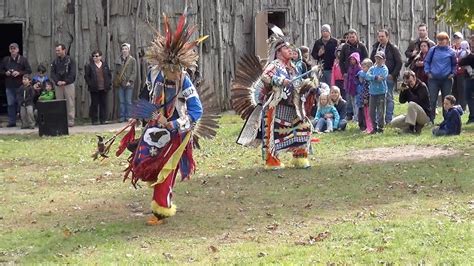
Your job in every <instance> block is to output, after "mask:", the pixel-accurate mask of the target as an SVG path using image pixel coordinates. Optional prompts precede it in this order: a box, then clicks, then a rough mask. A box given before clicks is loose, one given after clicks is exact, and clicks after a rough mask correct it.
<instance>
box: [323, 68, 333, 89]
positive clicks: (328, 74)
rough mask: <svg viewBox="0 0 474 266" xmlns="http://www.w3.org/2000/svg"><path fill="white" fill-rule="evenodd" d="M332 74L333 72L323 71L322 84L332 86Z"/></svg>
mask: <svg viewBox="0 0 474 266" xmlns="http://www.w3.org/2000/svg"><path fill="white" fill-rule="evenodd" d="M331 74H332V70H323V78H322V82H324V83H326V84H328V85H329V86H331Z"/></svg>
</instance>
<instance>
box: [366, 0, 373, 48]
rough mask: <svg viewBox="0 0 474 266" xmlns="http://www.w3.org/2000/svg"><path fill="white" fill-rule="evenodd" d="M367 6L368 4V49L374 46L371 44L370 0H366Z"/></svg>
mask: <svg viewBox="0 0 474 266" xmlns="http://www.w3.org/2000/svg"><path fill="white" fill-rule="evenodd" d="M366 6H367V49H370V47H372V45H371V43H372V42H371V39H372V38H371V36H370V0H367V1H366Z"/></svg>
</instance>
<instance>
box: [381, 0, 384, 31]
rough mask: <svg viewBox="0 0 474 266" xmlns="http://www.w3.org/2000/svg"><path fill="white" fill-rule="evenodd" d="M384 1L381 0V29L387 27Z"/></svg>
mask: <svg viewBox="0 0 474 266" xmlns="http://www.w3.org/2000/svg"><path fill="white" fill-rule="evenodd" d="M383 10H384V3H383V0H381V1H380V21H381V22H382V27H380V28H381V29H385V16H384V15H383Z"/></svg>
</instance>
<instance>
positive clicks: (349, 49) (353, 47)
mask: <svg viewBox="0 0 474 266" xmlns="http://www.w3.org/2000/svg"><path fill="white" fill-rule="evenodd" d="M347 33H348V35H347V42H346V43H345V44H344V45H343V46H342V48H341V58H340V59H339V65H340V66H341V71H342V74H344V75H345V74H346V73H347V68H348V67H349V56H350V55H351V54H352V53H355V52H357V53H359V55H360V61H362V60H364V59H366V58H368V57H369V52H367V47H365V45H364V44H363V43H361V42H360V41H359V36H358V35H357V31H356V30H355V29H350V30H349V31H348V32H347Z"/></svg>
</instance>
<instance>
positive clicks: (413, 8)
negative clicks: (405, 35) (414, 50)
mask: <svg viewBox="0 0 474 266" xmlns="http://www.w3.org/2000/svg"><path fill="white" fill-rule="evenodd" d="M410 4H411V10H410V16H411V33H410V40H413V39H415V36H414V34H415V0H411V1H410Z"/></svg>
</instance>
